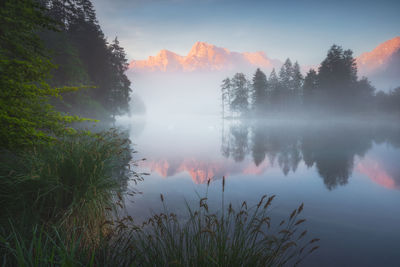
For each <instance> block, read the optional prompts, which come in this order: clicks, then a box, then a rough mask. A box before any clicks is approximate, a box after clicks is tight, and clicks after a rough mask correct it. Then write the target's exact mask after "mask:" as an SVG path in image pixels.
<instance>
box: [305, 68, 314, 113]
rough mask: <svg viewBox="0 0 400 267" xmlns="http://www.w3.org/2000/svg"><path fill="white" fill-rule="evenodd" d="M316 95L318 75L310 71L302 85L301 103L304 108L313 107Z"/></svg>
mask: <svg viewBox="0 0 400 267" xmlns="http://www.w3.org/2000/svg"><path fill="white" fill-rule="evenodd" d="M317 94H318V74H317V72H316V71H315V70H313V69H310V70H309V71H308V73H307V75H306V77H305V78H304V84H303V103H304V104H305V105H306V107H309V106H310V105H313V104H314V103H315V102H316V101H317Z"/></svg>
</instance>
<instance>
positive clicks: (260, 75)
mask: <svg viewBox="0 0 400 267" xmlns="http://www.w3.org/2000/svg"><path fill="white" fill-rule="evenodd" d="M252 88H253V94H252V100H253V109H254V111H255V113H256V114H261V113H263V112H265V110H266V108H267V105H268V82H267V76H266V75H265V74H264V72H262V71H261V70H260V69H257V70H256V72H255V74H254V76H253V84H252Z"/></svg>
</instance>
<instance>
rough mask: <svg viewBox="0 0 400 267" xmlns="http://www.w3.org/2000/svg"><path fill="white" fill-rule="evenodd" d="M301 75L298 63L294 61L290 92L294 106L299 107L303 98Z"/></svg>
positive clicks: (302, 79)
mask: <svg viewBox="0 0 400 267" xmlns="http://www.w3.org/2000/svg"><path fill="white" fill-rule="evenodd" d="M303 81H304V78H303V75H302V74H301V71H300V65H299V63H298V62H297V61H296V62H295V63H294V65H293V69H292V79H291V88H290V89H291V90H292V94H293V98H294V99H293V100H294V104H295V105H296V106H299V105H300V102H301V99H302V96H303V92H302V87H303Z"/></svg>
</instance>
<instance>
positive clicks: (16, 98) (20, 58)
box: [0, 0, 82, 148]
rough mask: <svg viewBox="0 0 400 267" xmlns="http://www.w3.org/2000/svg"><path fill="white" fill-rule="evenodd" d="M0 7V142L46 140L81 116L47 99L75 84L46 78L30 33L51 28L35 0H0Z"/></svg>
mask: <svg viewBox="0 0 400 267" xmlns="http://www.w3.org/2000/svg"><path fill="white" fill-rule="evenodd" d="M0 5H1V8H0V25H1V35H0V88H1V91H0V123H1V125H2V127H1V130H0V140H1V141H0V146H1V147H3V148H4V147H5V148H12V147H18V146H25V145H32V144H33V143H35V142H41V141H46V142H47V141H49V140H50V139H52V136H53V135H54V134H62V133H65V132H67V131H68V128H67V127H66V125H67V124H68V123H70V122H72V121H80V120H82V119H80V118H78V117H76V116H65V115H62V114H61V113H59V112H57V111H55V110H54V108H53V106H51V105H50V104H49V99H50V98H54V97H58V98H59V97H61V93H63V92H66V91H74V90H77V88H76V87H62V88H53V87H51V86H50V85H49V84H48V83H47V82H46V80H47V79H48V77H49V76H48V74H49V71H50V69H51V68H52V67H53V65H52V64H51V63H50V60H49V59H48V58H47V57H46V56H45V50H44V49H43V47H42V44H41V42H40V40H39V38H38V36H37V35H36V34H35V32H36V31H38V30H40V29H44V28H46V29H54V27H55V24H54V22H52V21H51V20H50V19H49V18H47V17H46V16H44V15H43V10H42V9H41V8H40V7H39V6H38V5H37V4H36V2H35V1H31V0H23V1H2V2H1V4H0Z"/></svg>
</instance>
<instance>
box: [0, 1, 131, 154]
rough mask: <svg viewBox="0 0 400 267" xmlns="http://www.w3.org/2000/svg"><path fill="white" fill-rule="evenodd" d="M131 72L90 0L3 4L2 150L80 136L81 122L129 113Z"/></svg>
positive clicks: (0, 21)
mask: <svg viewBox="0 0 400 267" xmlns="http://www.w3.org/2000/svg"><path fill="white" fill-rule="evenodd" d="M127 67H128V64H127V59H126V55H125V52H124V49H123V48H122V47H121V46H120V45H119V42H118V39H117V38H115V39H114V41H113V42H111V43H108V41H107V39H106V38H105V36H104V34H103V32H102V30H101V28H100V25H99V23H98V22H97V19H96V14H95V10H94V8H93V5H92V3H91V1H89V0H19V1H13V0H5V1H0V88H1V90H0V122H1V125H2V127H1V129H0V144H1V148H11V147H15V146H24V145H27V144H32V143H34V142H37V141H46V140H49V139H52V138H54V137H55V136H58V135H62V134H64V133H66V132H69V131H73V129H71V128H69V126H68V125H70V123H71V122H74V121H82V120H84V119H82V118H81V117H78V115H79V116H84V117H91V118H111V117H113V116H115V115H118V114H121V113H123V112H126V111H127V110H128V103H129V101H130V98H129V94H130V92H131V89H130V84H131V83H130V81H129V79H128V78H127V76H126V75H125V71H126V70H127Z"/></svg>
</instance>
